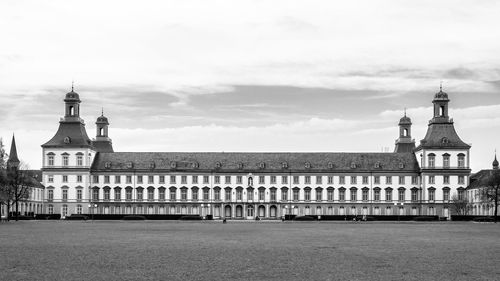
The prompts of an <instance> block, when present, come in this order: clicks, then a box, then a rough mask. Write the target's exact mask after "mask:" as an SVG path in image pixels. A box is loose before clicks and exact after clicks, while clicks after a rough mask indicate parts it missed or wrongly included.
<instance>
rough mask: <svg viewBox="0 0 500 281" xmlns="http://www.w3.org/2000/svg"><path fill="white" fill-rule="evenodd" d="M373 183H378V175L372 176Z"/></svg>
mask: <svg viewBox="0 0 500 281" xmlns="http://www.w3.org/2000/svg"><path fill="white" fill-rule="evenodd" d="M373 183H374V184H380V176H374V177H373Z"/></svg>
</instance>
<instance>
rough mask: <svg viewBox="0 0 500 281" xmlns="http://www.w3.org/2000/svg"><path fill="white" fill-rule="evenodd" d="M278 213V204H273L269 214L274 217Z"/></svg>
mask: <svg viewBox="0 0 500 281" xmlns="http://www.w3.org/2000/svg"><path fill="white" fill-rule="evenodd" d="M277 213H278V210H277V208H276V206H274V205H273V206H271V208H269V216H270V217H272V218H275V217H276V215H277Z"/></svg>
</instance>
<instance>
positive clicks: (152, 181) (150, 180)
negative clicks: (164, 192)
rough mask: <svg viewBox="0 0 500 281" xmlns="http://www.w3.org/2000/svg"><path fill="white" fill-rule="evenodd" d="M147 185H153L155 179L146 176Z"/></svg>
mask: <svg viewBox="0 0 500 281" xmlns="http://www.w3.org/2000/svg"><path fill="white" fill-rule="evenodd" d="M148 183H149V184H154V183H155V177H154V176H148Z"/></svg>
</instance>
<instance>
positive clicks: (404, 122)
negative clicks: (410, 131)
mask: <svg viewBox="0 0 500 281" xmlns="http://www.w3.org/2000/svg"><path fill="white" fill-rule="evenodd" d="M399 125H400V126H401V125H411V119H410V117H408V116H406V112H405V116H403V117H401V119H399Z"/></svg>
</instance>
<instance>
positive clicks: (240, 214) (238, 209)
mask: <svg viewBox="0 0 500 281" xmlns="http://www.w3.org/2000/svg"><path fill="white" fill-rule="evenodd" d="M236 217H237V218H241V217H243V207H241V205H238V206H236Z"/></svg>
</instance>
